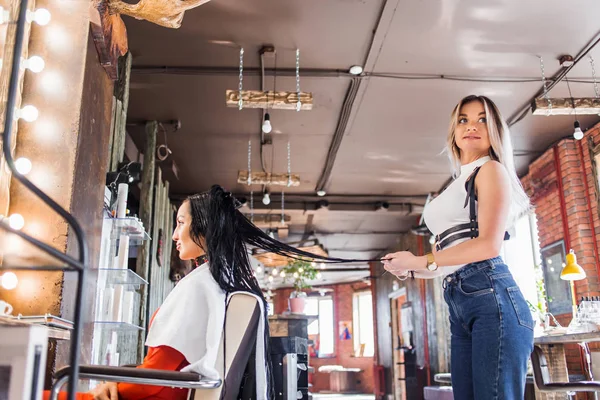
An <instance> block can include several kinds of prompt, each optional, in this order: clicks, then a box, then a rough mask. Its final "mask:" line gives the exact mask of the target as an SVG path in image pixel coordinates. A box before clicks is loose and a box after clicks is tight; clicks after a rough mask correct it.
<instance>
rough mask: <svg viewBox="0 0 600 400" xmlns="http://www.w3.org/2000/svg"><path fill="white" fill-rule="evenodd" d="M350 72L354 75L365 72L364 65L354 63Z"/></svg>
mask: <svg viewBox="0 0 600 400" xmlns="http://www.w3.org/2000/svg"><path fill="white" fill-rule="evenodd" d="M350 73H351V74H352V75H360V74H362V73H363V67H361V66H360V65H353V66H352V67H350Z"/></svg>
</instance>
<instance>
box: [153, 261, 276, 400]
mask: <svg viewBox="0 0 600 400" xmlns="http://www.w3.org/2000/svg"><path fill="white" fill-rule="evenodd" d="M235 293H236V292H234V293H231V294H230V295H229V297H231V296H232V295H233V294H235ZM243 293H245V294H250V295H252V294H251V293H247V292H243ZM253 296H254V295H253ZM254 297H256V298H257V299H258V300H259V301H258V304H259V305H260V309H261V318H260V321H259V324H258V332H257V335H256V393H257V400H265V399H266V398H267V374H266V369H265V359H266V356H265V343H264V337H265V322H264V321H265V319H264V312H265V310H264V306H263V302H262V299H260V298H259V297H258V296H254ZM228 300H229V299H228ZM224 320H225V292H224V291H223V290H222V289H221V288H220V287H219V285H218V284H217V282H216V281H215V280H214V278H213V276H212V274H211V273H210V270H209V268H208V263H205V264H203V265H201V266H199V267H198V268H196V269H195V270H193V271H192V272H191V273H190V274H188V275H187V276H185V277H184V278H183V279H182V280H181V281H179V283H178V284H177V285H176V286H175V287H174V288H173V290H172V291H171V293H170V294H169V295H168V296H167V298H166V299H165V301H164V303H163V304H162V306H160V309H159V310H158V312H157V313H156V315H155V316H154V321H153V322H152V325H151V326H150V330H149V332H148V337H147V338H146V346H149V347H158V346H169V347H171V348H173V349H175V350H177V351H179V352H180V353H181V354H183V356H184V357H185V359H186V360H187V362H189V363H190V365H188V366H187V367H185V368H183V369H182V372H195V373H197V374H200V375H202V376H205V377H207V378H210V379H221V377H220V376H219V373H218V371H217V369H216V368H215V366H216V362H217V356H218V352H219V346H220V344H221V334H222V332H223V323H224Z"/></svg>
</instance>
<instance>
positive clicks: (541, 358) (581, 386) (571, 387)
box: [531, 346, 600, 394]
mask: <svg viewBox="0 0 600 400" xmlns="http://www.w3.org/2000/svg"><path fill="white" fill-rule="evenodd" d="M531 364H532V366H533V378H534V380H535V384H536V386H537V387H538V389H539V390H540V391H541V392H567V393H569V394H572V393H573V392H600V382H596V381H579V382H552V379H551V378H550V369H549V368H548V361H547V360H546V356H545V355H544V352H543V351H542V349H541V348H540V347H538V346H534V348H533V353H531Z"/></svg>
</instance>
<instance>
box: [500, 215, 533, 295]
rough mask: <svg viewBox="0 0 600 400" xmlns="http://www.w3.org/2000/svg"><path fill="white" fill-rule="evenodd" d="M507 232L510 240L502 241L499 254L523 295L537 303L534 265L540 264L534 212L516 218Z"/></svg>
mask: <svg viewBox="0 0 600 400" xmlns="http://www.w3.org/2000/svg"><path fill="white" fill-rule="evenodd" d="M509 233H510V240H507V241H505V242H504V245H503V246H502V251H501V254H500V255H501V256H502V258H503V259H504V261H505V262H506V265H508V267H509V269H510V272H511V273H512V275H513V277H514V278H515V281H516V282H517V285H519V288H520V289H521V292H523V297H525V299H526V300H527V301H529V302H530V303H531V304H534V305H535V304H538V301H539V299H538V290H537V284H538V277H537V276H536V275H537V272H536V266H539V265H541V260H540V249H539V239H538V230H537V219H536V217H535V214H534V213H530V214H527V215H524V216H523V217H521V218H520V219H518V220H517V221H516V223H515V226H514V228H513V229H512V230H511V231H510V232H509Z"/></svg>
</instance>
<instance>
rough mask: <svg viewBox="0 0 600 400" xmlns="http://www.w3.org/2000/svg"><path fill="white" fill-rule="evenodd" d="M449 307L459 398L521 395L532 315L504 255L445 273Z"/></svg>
mask: <svg viewBox="0 0 600 400" xmlns="http://www.w3.org/2000/svg"><path fill="white" fill-rule="evenodd" d="M443 287H444V299H445V300H446V303H448V307H449V309H450V331H451V334H452V342H451V350H452V361H451V368H452V371H451V372H452V387H453V392H454V399H455V400H463V399H464V400H467V399H468V400H472V399H475V400H496V399H497V400H521V399H523V396H524V393H525V377H526V374H527V360H528V359H529V356H530V354H531V352H532V350H533V325H534V322H533V318H532V316H531V312H530V311H529V307H528V306H527V302H526V301H525V298H524V297H523V294H522V293H521V290H520V289H519V287H518V286H517V284H516V283H515V280H514V279H513V277H512V275H511V273H510V272H509V270H508V267H507V266H506V264H504V261H502V258H500V257H496V258H492V259H489V260H485V261H480V262H476V263H472V264H468V265H466V266H464V267H462V268H461V269H459V270H458V271H456V272H454V273H452V274H450V275H448V276H447V277H446V278H444V282H443Z"/></svg>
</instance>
